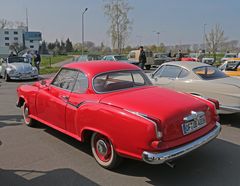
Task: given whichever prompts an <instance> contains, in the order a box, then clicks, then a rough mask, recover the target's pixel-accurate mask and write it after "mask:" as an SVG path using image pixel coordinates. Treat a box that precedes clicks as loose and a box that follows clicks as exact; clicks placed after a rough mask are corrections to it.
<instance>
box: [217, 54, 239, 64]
mask: <svg viewBox="0 0 240 186" xmlns="http://www.w3.org/2000/svg"><path fill="white" fill-rule="evenodd" d="M237 56H238V54H237V53H226V54H225V55H224V57H223V58H222V59H221V62H222V63H224V62H225V61H227V60H229V59H230V58H237Z"/></svg>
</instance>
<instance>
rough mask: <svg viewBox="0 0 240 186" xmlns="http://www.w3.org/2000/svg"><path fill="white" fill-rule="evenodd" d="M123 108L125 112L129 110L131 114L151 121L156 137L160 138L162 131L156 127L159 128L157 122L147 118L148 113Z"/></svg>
mask: <svg viewBox="0 0 240 186" xmlns="http://www.w3.org/2000/svg"><path fill="white" fill-rule="evenodd" d="M124 110H125V111H127V112H129V113H131V114H134V115H136V116H139V117H141V118H143V119H145V120H147V121H149V122H151V123H152V124H153V125H154V128H155V134H156V137H157V138H158V139H160V138H161V137H162V132H161V131H159V129H158V128H159V127H158V124H157V123H156V122H154V121H153V120H151V119H149V118H148V117H149V116H148V115H146V114H143V113H140V112H135V111H131V110H128V109H124Z"/></svg>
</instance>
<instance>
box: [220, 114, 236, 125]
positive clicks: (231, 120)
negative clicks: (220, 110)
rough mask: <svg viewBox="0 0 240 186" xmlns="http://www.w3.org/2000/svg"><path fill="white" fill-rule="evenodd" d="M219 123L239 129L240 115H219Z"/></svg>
mask: <svg viewBox="0 0 240 186" xmlns="http://www.w3.org/2000/svg"><path fill="white" fill-rule="evenodd" d="M220 123H221V124H222V125H229V126H232V127H236V128H240V113H237V114H224V115H220Z"/></svg>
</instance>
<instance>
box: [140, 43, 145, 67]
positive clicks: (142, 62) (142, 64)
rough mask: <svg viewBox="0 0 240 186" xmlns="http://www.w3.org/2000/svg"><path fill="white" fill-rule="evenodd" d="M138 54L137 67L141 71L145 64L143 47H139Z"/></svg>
mask: <svg viewBox="0 0 240 186" xmlns="http://www.w3.org/2000/svg"><path fill="white" fill-rule="evenodd" d="M139 50H140V53H139V65H140V67H141V69H144V66H145V63H146V62H147V58H146V54H145V51H144V50H143V46H140V47H139Z"/></svg>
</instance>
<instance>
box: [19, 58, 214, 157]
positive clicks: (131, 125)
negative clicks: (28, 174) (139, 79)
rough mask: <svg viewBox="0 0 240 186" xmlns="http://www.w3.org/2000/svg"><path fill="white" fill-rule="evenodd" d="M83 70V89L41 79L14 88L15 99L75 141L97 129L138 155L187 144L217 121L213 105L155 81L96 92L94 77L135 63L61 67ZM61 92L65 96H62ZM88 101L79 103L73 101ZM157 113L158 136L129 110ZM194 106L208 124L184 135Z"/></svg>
mask: <svg viewBox="0 0 240 186" xmlns="http://www.w3.org/2000/svg"><path fill="white" fill-rule="evenodd" d="M64 67H65V68H73V69H78V70H81V71H82V72H84V73H85V74H86V76H87V77H88V79H89V87H88V90H87V93H85V94H77V93H71V92H68V91H66V90H62V89H59V88H56V87H54V86H52V85H51V84H50V83H51V81H48V82H47V84H46V85H41V84H40V83H39V82H37V83H35V84H33V85H22V86H20V87H19V88H18V89H17V92H18V96H19V100H20V99H24V100H25V102H26V103H27V105H28V106H29V111H30V117H32V118H34V119H36V120H38V121H40V122H42V123H44V124H46V125H48V126H50V127H52V128H54V129H56V130H59V131H61V132H63V133H65V134H67V135H69V136H71V137H73V138H75V139H77V140H79V141H83V140H84V134H85V132H86V131H87V130H90V131H95V132H99V133H101V134H102V135H104V136H106V137H107V138H108V139H109V140H110V141H111V142H112V144H113V146H114V148H115V150H116V151H117V153H118V154H120V155H122V156H127V157H131V158H136V159H141V156H142V152H143V151H144V150H147V151H156V152H160V151H163V150H166V149H169V148H174V147H176V146H179V145H182V144H185V143H188V142H190V141H192V140H194V139H196V138H198V137H200V136H202V135H204V134H206V133H208V132H209V131H210V130H212V129H213V128H214V126H215V123H216V121H217V116H216V112H215V108H214V105H213V104H212V103H210V102H209V101H206V100H203V99H201V98H197V97H193V96H191V95H187V94H183V93H178V92H174V91H171V90H168V89H164V88H159V87H155V86H145V87H139V88H131V89H127V90H121V91H118V92H112V93H105V94H96V93H95V92H94V90H93V87H92V79H93V77H94V76H96V75H97V74H99V73H103V72H108V71H118V70H139V68H138V67H137V66H135V65H130V64H126V63H115V62H87V63H84V62H83V63H72V64H68V65H65V66H64ZM62 96H69V100H68V102H67V101H64V100H63V99H62ZM83 101H87V102H85V103H84V104H82V105H81V106H80V107H79V108H76V107H74V106H72V105H77V104H78V103H81V102H83ZM125 109H127V110H130V111H135V112H139V113H143V114H146V115H148V116H150V117H152V118H157V119H158V120H159V121H160V122H159V128H160V130H161V132H162V134H163V136H162V138H161V139H157V137H156V133H155V127H154V125H153V124H152V123H151V122H150V121H149V120H146V119H144V118H143V117H140V116H137V115H135V114H133V113H130V112H129V111H126V110H125ZM192 110H194V111H204V112H205V114H206V117H207V125H206V126H205V127H203V128H201V129H199V130H197V131H195V132H193V133H191V134H188V135H185V136H184V135H183V132H182V128H181V124H182V123H183V118H184V117H186V116H187V115H189V114H190V112H191V111H192Z"/></svg>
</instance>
